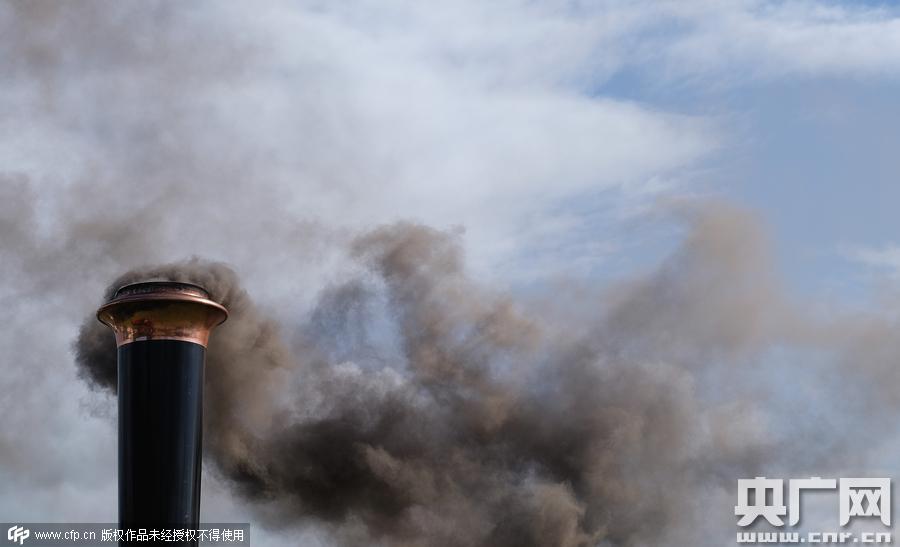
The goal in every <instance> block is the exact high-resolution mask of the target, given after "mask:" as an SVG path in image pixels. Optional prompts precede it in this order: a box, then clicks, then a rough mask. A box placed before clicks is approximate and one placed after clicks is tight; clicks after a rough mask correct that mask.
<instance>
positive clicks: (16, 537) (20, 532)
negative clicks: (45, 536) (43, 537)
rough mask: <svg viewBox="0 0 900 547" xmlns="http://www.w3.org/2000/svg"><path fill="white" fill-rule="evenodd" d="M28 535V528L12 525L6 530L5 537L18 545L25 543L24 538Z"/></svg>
mask: <svg viewBox="0 0 900 547" xmlns="http://www.w3.org/2000/svg"><path fill="white" fill-rule="evenodd" d="M30 535H31V531H30V530H28V528H23V527H22V526H12V527H10V529H9V530H7V531H6V539H8V540H9V541H11V542H13V543H18V544H19V545H22V544H23V543H25V540H26V539H27V538H28V536H30Z"/></svg>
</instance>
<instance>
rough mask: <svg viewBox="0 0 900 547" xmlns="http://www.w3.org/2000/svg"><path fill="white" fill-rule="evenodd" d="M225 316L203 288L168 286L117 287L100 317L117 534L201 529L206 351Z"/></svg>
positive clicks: (158, 283) (153, 283) (154, 283)
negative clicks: (111, 359)
mask: <svg viewBox="0 0 900 547" xmlns="http://www.w3.org/2000/svg"><path fill="white" fill-rule="evenodd" d="M227 316H228V312H227V311H226V310H225V308H224V307H222V306H221V305H219V304H217V303H216V302H213V301H212V300H210V296H209V293H208V292H207V291H206V290H205V289H203V288H202V287H199V286H197V285H192V284H189V283H176V282H170V281H148V282H143V283H135V284H131V285H126V286H124V287H121V288H120V289H119V290H118V291H116V294H115V296H114V297H113V298H112V300H110V301H109V302H107V303H106V304H104V305H103V306H102V307H101V308H100V309H99V310H98V311H97V318H98V319H99V320H100V321H101V322H103V323H104V324H106V325H108V326H109V327H111V328H112V329H113V331H114V332H115V335H116V346H118V374H119V395H118V399H119V527H120V528H122V529H125V528H131V529H135V530H136V529H137V528H147V529H148V530H149V529H153V528H156V529H163V528H184V529H189V528H193V529H196V528H198V527H199V518H200V446H201V438H202V424H203V369H204V361H205V357H206V344H207V341H208V339H209V334H210V331H211V330H212V329H213V327H215V326H216V325H219V324H221V323H222V322H223V321H225V319H226V317H227ZM146 543H147V542H143V543H142V544H146ZM125 544H126V545H127V544H128V543H127V542H125ZM168 544H171V543H168ZM184 545H196V542H185V543H184Z"/></svg>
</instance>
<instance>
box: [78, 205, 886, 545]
mask: <svg viewBox="0 0 900 547" xmlns="http://www.w3.org/2000/svg"><path fill="white" fill-rule="evenodd" d="M686 209H687V210H686V212H685V213H684V214H685V215H686V216H687V219H688V220H687V221H688V224H689V228H690V229H689V233H688V234H687V236H686V240H685V243H684V244H683V246H682V248H681V249H680V250H679V251H677V252H676V253H675V254H674V255H673V256H672V257H671V258H670V259H669V260H667V261H666V262H665V263H664V264H662V265H661V267H660V268H659V269H658V270H657V271H656V272H655V273H653V274H652V275H648V276H645V277H641V278H638V279H634V280H631V281H627V282H622V283H620V284H617V285H615V286H612V287H603V288H591V287H584V288H583V290H584V291H585V294H581V295H580V297H581V298H584V299H585V300H583V301H582V303H581V304H577V305H572V306H571V308H569V307H568V306H567V304H568V303H567V302H566V301H565V297H564V296H559V297H558V298H557V299H556V300H557V301H556V302H553V301H552V300H547V299H543V298H541V299H538V301H527V300H525V301H521V302H519V301H516V300H514V299H512V298H511V297H510V296H509V295H505V294H502V293H500V292H498V291H494V290H491V289H490V287H485V286H483V285H481V284H479V283H477V282H476V281H474V280H472V279H470V278H469V277H468V276H467V274H466V270H465V265H464V260H463V256H462V249H461V247H460V244H459V242H458V241H457V239H456V238H455V237H454V236H453V235H451V234H447V233H443V232H439V231H436V230H433V229H430V228H428V227H425V226H421V225H415V224H402V223H401V224H395V225H390V226H386V227H383V228H379V229H376V230H374V231H371V232H369V233H366V234H364V235H361V236H360V237H358V238H356V239H355V240H353V242H352V243H351V244H350V246H349V249H348V251H349V252H350V253H351V255H352V256H353V257H355V259H356V260H357V261H358V263H359V264H360V265H361V269H360V270H359V271H358V272H357V273H356V274H355V275H353V276H351V277H349V278H348V280H347V281H344V282H342V283H340V284H338V285H335V286H330V287H327V288H325V289H323V290H322V291H321V294H320V297H319V301H318V304H317V305H316V306H315V307H314V309H313V311H311V312H310V313H308V314H305V315H304V317H302V318H298V320H297V322H296V323H291V324H280V325H279V324H277V323H276V322H275V321H274V320H272V319H269V318H267V317H266V315H265V313H264V312H263V311H262V310H260V309H258V308H257V307H256V306H254V304H253V302H252V301H251V299H250V297H249V296H248V295H247V293H246V292H244V291H243V290H242V289H241V288H240V287H239V286H238V280H237V277H236V275H235V274H234V272H232V271H231V270H229V269H228V268H227V267H226V266H223V265H221V264H213V263H207V262H204V261H201V260H196V259H194V260H191V261H187V262H183V263H176V264H171V265H166V266H160V267H149V268H141V269H138V270H134V271H131V272H128V273H127V274H125V275H123V276H121V277H120V278H118V279H116V280H115V281H114V282H113V283H112V284H111V285H110V290H109V292H108V293H107V296H110V295H111V293H112V291H114V289H115V288H116V287H118V286H120V285H122V284H124V283H126V282H131V281H135V280H139V279H160V278H162V279H171V280H179V281H192V282H196V283H199V284H202V285H204V286H206V287H207V288H208V289H209V290H210V291H211V292H212V294H213V296H214V298H216V299H217V300H219V301H221V302H222V303H224V304H225V305H226V306H227V307H228V308H229V310H230V311H231V317H230V319H229V321H228V322H227V323H226V324H225V325H224V326H223V327H222V328H220V329H219V330H217V331H216V332H215V333H214V336H213V338H212V342H211V345H210V348H209V361H208V373H207V382H208V385H207V393H206V402H207V412H206V414H205V416H206V417H207V423H206V431H205V435H206V437H205V439H206V447H205V450H206V455H207V456H208V457H209V459H210V461H211V462H212V463H213V465H214V466H215V468H216V470H217V471H218V472H220V473H221V474H222V475H223V476H224V477H226V478H227V479H228V480H229V481H230V482H231V483H232V484H233V486H234V490H235V491H236V492H238V493H239V494H240V495H242V496H245V497H246V498H248V499H250V500H252V501H253V502H254V503H256V504H258V506H259V507H260V518H262V519H263V520H264V521H265V522H267V523H268V525H270V526H273V527H279V526H285V525H290V524H292V523H298V522H299V523H302V522H305V521H306V522H308V521H319V522H324V523H326V525H327V526H330V527H331V529H332V532H333V534H334V537H335V538H337V540H338V541H339V542H341V543H342V544H346V545H371V544H383V545H423V546H425V545H427V546H500V547H506V546H528V545H534V546H546V545H558V546H566V547H570V546H571V547H575V546H593V545H615V546H633V545H660V544H674V543H673V542H675V543H678V542H679V541H692V538H696V535H695V534H696V533H697V530H692V529H691V526H698V527H702V528H703V529H709V528H710V526H711V525H710V524H709V523H703V524H700V525H698V522H702V521H703V518H704V516H703V511H702V510H701V509H700V508H699V507H696V506H692V505H691V504H690V502H689V500H691V499H694V500H706V503H709V501H710V500H721V504H723V505H724V506H725V507H727V506H728V503H729V501H730V500H731V499H732V496H731V495H729V494H730V492H731V491H732V489H733V486H734V482H735V479H736V478H738V477H743V476H755V475H754V473H757V472H758V471H759V470H760V469H766V470H769V471H771V470H772V469H782V470H790V469H799V470H804V469H806V468H807V467H805V466H813V467H814V468H815V469H816V470H818V469H821V466H822V465H825V464H824V463H823V460H829V459H830V458H832V457H834V456H838V460H840V465H848V464H852V463H854V462H853V461H852V457H851V456H850V455H849V454H850V453H849V451H848V450H846V449H841V448H840V447H838V452H836V453H835V452H830V453H829V454H828V456H827V457H826V456H823V455H822V454H818V455H817V454H812V453H809V454H805V455H803V447H804V446H810V443H820V442H822V441H823V440H828V439H829V438H830V437H829V436H828V435H827V434H826V432H824V431H817V429H816V425H817V424H816V423H815V420H812V419H809V417H808V416H807V415H806V414H805V412H804V411H802V410H801V411H799V412H797V411H793V412H795V414H794V417H795V419H796V420H797V421H796V422H795V423H794V424H793V425H791V426H790V427H788V428H787V429H782V430H779V429H778V428H773V427H772V426H771V424H769V423H767V420H773V419H777V416H776V415H774V414H773V413H771V412H769V411H768V409H769V407H770V406H771V405H776V404H777V405H778V406H777V408H778V409H779V411H782V410H787V409H788V407H787V406H784V403H776V401H777V400H778V393H777V389H775V388H771V387H770V388H765V387H764V386H761V385H760V384H759V382H760V380H762V379H763V378H765V375H760V374H758V373H754V371H753V367H754V366H755V365H754V361H755V360H758V359H761V358H762V357H763V356H764V355H765V352H766V351H767V348H771V347H773V346H777V345H779V344H792V345H794V346H803V345H816V346H819V347H821V346H822V345H823V344H824V342H822V341H821V340H822V339H824V337H825V335H826V334H827V332H826V331H828V330H829V329H828V328H827V327H826V326H825V325H824V323H823V324H821V325H820V324H819V322H817V321H813V320H812V319H808V318H806V319H804V318H802V317H801V316H800V314H799V313H798V312H796V311H792V306H791V305H790V304H789V303H788V302H787V301H786V300H785V299H784V298H783V297H782V296H781V294H780V290H779V287H778V286H777V282H776V280H775V279H773V275H772V271H771V268H770V264H769V258H768V256H767V249H766V243H765V238H764V236H763V234H762V233H761V232H760V229H759V227H758V226H757V224H756V223H755V222H754V221H753V219H752V218H751V217H750V216H749V215H747V214H746V213H743V212H741V211H738V210H735V209H733V208H731V207H726V206H722V205H712V204H708V205H705V206H688V207H687V208H686ZM833 343H834V344H838V345H840V342H839V341H838V340H834V342H833ZM877 343H878V344H883V343H884V342H883V341H880V340H879V341H878V342H877ZM77 350H78V362H79V366H80V367H81V370H82V372H83V373H84V375H85V376H86V377H87V378H88V379H89V380H91V381H93V382H94V383H95V384H97V385H101V386H107V387H112V386H113V384H112V383H111V380H113V379H114V376H115V369H114V362H113V361H112V360H111V357H110V356H112V355H114V353H115V351H114V347H113V342H112V336H111V334H110V333H109V332H107V330H106V328H105V327H103V326H102V325H99V324H98V323H97V322H96V320H95V319H94V318H93V317H88V318H87V319H86V320H85V324H84V327H83V328H82V332H81V335H80V337H79V340H78V343H77ZM847 351H850V350H849V349H848V350H847ZM839 353H841V354H844V353H845V352H843V351H842V352H839ZM838 361H840V359H838ZM821 366H822V367H823V368H822V370H823V371H832V370H834V369H833V368H832V367H831V365H828V364H823V365H821ZM837 366H839V363H838V364H837ZM748 368H749V370H748ZM821 372H822V371H819V373H821ZM765 374H768V375H770V376H772V375H774V376H776V377H777V374H773V373H772V372H771V371H768V372H766V373H765ZM817 374H818V373H817ZM711 381H715V382H716V384H717V385H718V386H720V387H719V392H712V393H710V392H709V391H708V390H706V389H702V390H701V391H698V384H701V385H700V386H699V387H700V388H702V387H703V386H702V384H703V383H704V382H711ZM821 388H822V389H832V388H830V387H828V386H827V385H826V384H824V383H823V385H822V386H821ZM835 404H837V405H841V403H840V402H839V401H836V402H835ZM870 431H871V430H870ZM867 435H871V433H855V434H850V437H851V438H848V439H847V442H856V441H858V440H859V439H860V438H865V437H866V436H867ZM845 436H846V435H845ZM848 458H850V460H848ZM732 524H733V523H732Z"/></svg>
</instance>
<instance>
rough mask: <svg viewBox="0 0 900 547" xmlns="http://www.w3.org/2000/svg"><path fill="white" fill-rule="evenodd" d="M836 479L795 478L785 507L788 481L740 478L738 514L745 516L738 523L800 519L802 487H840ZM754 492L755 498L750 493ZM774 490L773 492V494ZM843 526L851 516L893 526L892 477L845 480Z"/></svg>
mask: <svg viewBox="0 0 900 547" xmlns="http://www.w3.org/2000/svg"><path fill="white" fill-rule="evenodd" d="M837 483H838V481H837V480H835V479H820V478H819V477H812V478H809V479H791V480H790V481H788V484H789V486H788V490H789V491H790V494H789V498H788V507H785V506H784V481H783V480H781V479H767V478H765V477H756V478H755V479H740V480H738V504H737V505H736V506H735V507H734V514H735V515H737V516H739V517H741V519H740V520H739V521H738V526H748V525H750V524H752V523H753V522H754V521H755V520H756V519H757V518H759V517H763V518H764V519H766V520H767V521H769V524H771V525H773V526H784V521H782V519H781V517H783V516H785V515H786V514H787V515H789V518H788V524H790V525H791V526H794V525H795V524H797V523H798V522H800V491H801V490H834V489H835V488H837V486H838V484H837ZM751 492H752V493H753V501H752V502H751V500H750V493H751ZM770 493H771V495H770ZM838 495H839V496H840V504H839V507H840V515H841V526H846V525H847V523H848V522H850V517H881V522H882V523H883V524H884V525H885V526H890V525H891V479H883V478H879V479H843V478H842V479H841V480H840V489H839V490H838Z"/></svg>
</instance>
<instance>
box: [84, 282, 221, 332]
mask: <svg viewBox="0 0 900 547" xmlns="http://www.w3.org/2000/svg"><path fill="white" fill-rule="evenodd" d="M227 318H228V310H226V309H225V307H224V306H222V305H221V304H219V303H217V302H214V301H213V300H211V299H210V298H209V292H208V291H207V290H206V289H204V288H203V287H200V286H199V285H194V284H192V283H181V282H175V281H145V282H141V283H132V284H129V285H125V286H123V287H120V288H119V289H118V290H117V291H116V294H115V296H114V297H113V299H112V300H110V301H109V302H107V303H106V304H104V305H103V306H101V307H100V309H99V310H97V319H99V320H100V322H102V323H103V324H105V325H108V326H109V327H110V328H112V329H113V331H114V332H115V335H116V345H117V346H122V345H125V344H130V343H132V342H139V341H143V340H181V341H184V342H193V343H196V344H200V345H202V346H204V347H206V345H207V343H208V341H209V334H210V332H211V331H212V329H213V328H214V327H216V326H217V325H220V324H222V323H223V322H224V321H225V320H226V319H227Z"/></svg>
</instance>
